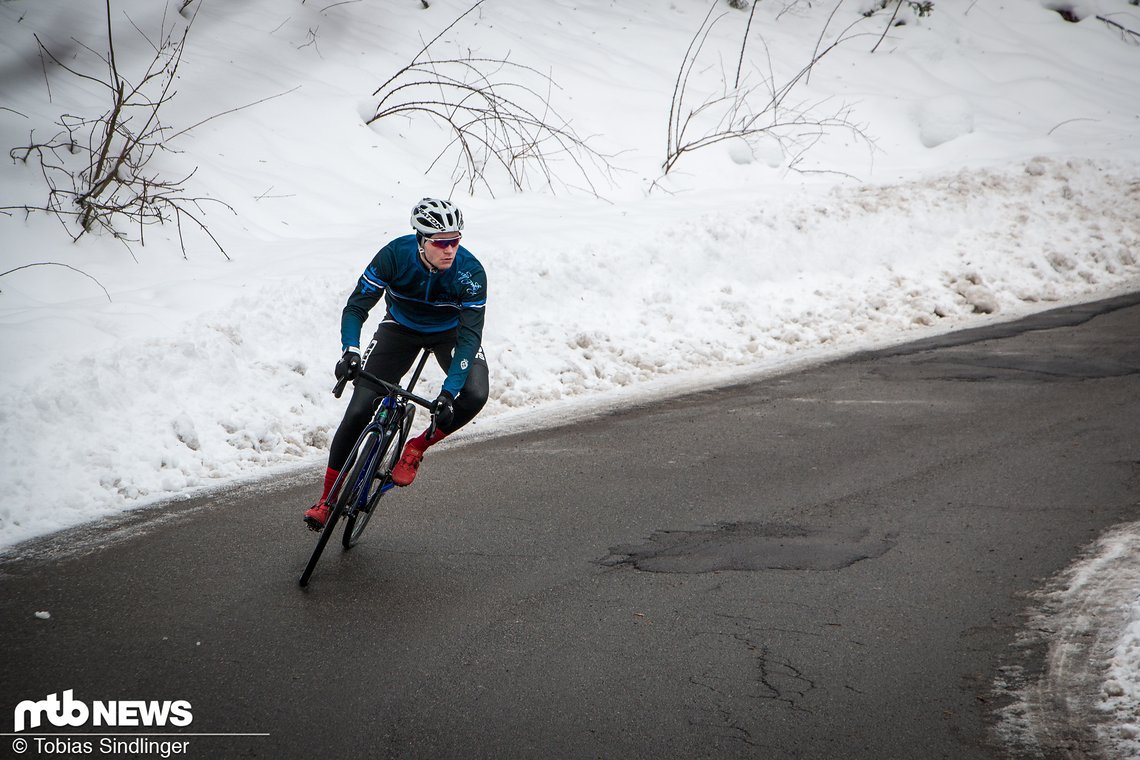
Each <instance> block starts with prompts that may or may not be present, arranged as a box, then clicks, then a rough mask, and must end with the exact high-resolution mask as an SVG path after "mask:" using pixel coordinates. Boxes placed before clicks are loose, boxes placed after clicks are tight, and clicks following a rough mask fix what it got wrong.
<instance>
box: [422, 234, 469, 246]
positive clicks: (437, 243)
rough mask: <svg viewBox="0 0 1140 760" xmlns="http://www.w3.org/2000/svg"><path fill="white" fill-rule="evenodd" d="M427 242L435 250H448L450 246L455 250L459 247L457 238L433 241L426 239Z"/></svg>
mask: <svg viewBox="0 0 1140 760" xmlns="http://www.w3.org/2000/svg"><path fill="white" fill-rule="evenodd" d="M461 237H462V236H461ZM428 242H429V243H431V244H432V245H433V246H435V247H436V248H450V247H451V246H455V247H456V248H458V247H459V238H457V237H453V238H447V239H446V240H433V239H432V238H428Z"/></svg>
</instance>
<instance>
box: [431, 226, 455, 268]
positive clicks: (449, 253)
mask: <svg viewBox="0 0 1140 760" xmlns="http://www.w3.org/2000/svg"><path fill="white" fill-rule="evenodd" d="M440 243H443V245H442V246H441V245H439V244H440ZM458 251H459V233H457V232H441V233H439V234H438V235H432V236H431V237H430V238H428V239H427V240H425V241H424V258H425V259H427V263H429V264H431V265H432V266H433V267H435V268H436V269H440V270H442V269H449V268H450V267H451V265H452V264H453V263H455V254H456V253H457V252H458Z"/></svg>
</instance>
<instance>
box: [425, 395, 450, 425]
mask: <svg viewBox="0 0 1140 760" xmlns="http://www.w3.org/2000/svg"><path fill="white" fill-rule="evenodd" d="M452 401H453V399H452V398H451V394H450V393H448V392H447V391H440V392H439V395H438V396H436V397H435V401H433V402H431V413H432V414H433V415H435V426H436V427H437V428H449V427H451V423H452V421H453V420H454V419H455V407H454V406H452V404H451V402H452Z"/></svg>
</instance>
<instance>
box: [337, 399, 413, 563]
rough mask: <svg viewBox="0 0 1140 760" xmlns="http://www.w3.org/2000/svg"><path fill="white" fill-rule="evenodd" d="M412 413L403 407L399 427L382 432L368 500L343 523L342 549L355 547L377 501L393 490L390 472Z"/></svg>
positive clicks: (411, 409)
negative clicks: (381, 441)
mask: <svg viewBox="0 0 1140 760" xmlns="http://www.w3.org/2000/svg"><path fill="white" fill-rule="evenodd" d="M415 413H416V410H415V409H414V408H411V407H405V409H404V414H403V417H402V419H401V421H400V423H399V425H391V426H389V427H388V428H387V429H386V430H385V431H384V441H383V443H382V444H381V450H380V454H379V455H378V457H377V460H378V461H377V463H376V467H375V468H374V470H373V473H374V475H373V477H372V478H371V479H370V483H369V492H368V497H367V500H366V501H364V502H358V503H361V504H363V507H362V508H361V509H358V510H356V511H355V512H353V513H352V514H351V515H349V518H348V520H346V521H345V525H344V536H343V537H342V538H341V543H342V544H343V545H344V548H345V549H351V548H352V547H354V546H356V542H357V541H359V540H360V534H361V533H363V532H364V528H365V527H366V526H367V525H368V523H369V521H370V520H371V519H372V515H373V514H375V513H376V510H377V508H378V507H377V503H378V502H379V501H380V497H381V496H383V495H384V492H385V491H387V490H388V489H389V488H391V487H392V485H391V481H390V476H391V474H392V468H393V467H395V466H396V462H398V461H399V459H400V452H401V451H403V449H404V442H405V441H407V440H408V431H409V430H410V429H411V427H412V419H413V418H414V417H415Z"/></svg>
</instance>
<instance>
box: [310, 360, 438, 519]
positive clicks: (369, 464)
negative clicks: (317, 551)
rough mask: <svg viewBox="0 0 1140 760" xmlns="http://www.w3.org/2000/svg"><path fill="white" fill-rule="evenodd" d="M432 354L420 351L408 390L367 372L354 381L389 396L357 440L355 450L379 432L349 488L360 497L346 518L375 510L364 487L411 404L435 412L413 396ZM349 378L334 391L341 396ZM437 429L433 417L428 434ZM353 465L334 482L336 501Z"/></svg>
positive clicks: (388, 484) (389, 484)
mask: <svg viewBox="0 0 1140 760" xmlns="http://www.w3.org/2000/svg"><path fill="white" fill-rule="evenodd" d="M429 355H430V353H429V352H428V351H426V350H425V351H421V352H420V357H419V361H418V362H417V363H416V369H415V371H414V372H413V373H412V377H411V379H410V380H409V381H408V387H407V388H406V389H404V388H401V387H400V386H398V385H395V384H392V383H389V382H386V381H384V380H381V379H380V378H378V377H376V376H375V375H373V374H370V373H368V372H365V371H364V370H362V369H361V370H357V373H356V377H355V378H354V380H355V381H357V382H359V381H360V380H363V381H364V382H366V383H369V384H371V385H376V386H379V387H380V388H382V389H384V390H387V391H388V394H387V395H386V396H384V397H383V398H381V399H380V403H379V404H377V406H376V412H375V413H374V414H373V415H372V421H371V422H369V423H368V425H366V426H365V428H364V430H362V431H361V433H360V436H359V437H358V438H357V439H356V444H355V445H354V446H353V451H356V450H358V449H359V447H360V445H361V444H362V443H363V442H364V441H365V440H366V439H367V437H368V435H369V434H370V433H377V437H376V443H374V444H373V445H372V446H370V447H369V449H368V451H367V452H366V453H365V455H364V456H365V457H366V459H365V463H364V466H363V467H361V468H360V469H359V470H357V472H358V476H357V477H358V479H357V481H356V482H354V483H351V484H348V485H349V487H350V488H352V489H353V490H354V491H355V492H356V494H357V497H356V500H355V502H354V503H352V504H349V505H348V511H346V512H345V514H344V515H343V516H344V517H351V516H352V514H353V513H355V512H356V511H357V510H360V509H364V511H368V509H367V508H371V507H370V505H366V504H365V497H366V496H367V494H368V489H367V488H361V486H362V485H363V484H364V483H367V482H368V481H369V480H370V479H371V478H373V477H375V472H376V460H377V458H378V457H379V455H380V452H382V451H385V450H386V449H387V446H386V445H385V444H386V443H387V442H388V441H389V440H390V439H391V438H393V437H395V436H397V435H399V434H400V425H401V423H402V422H403V421H404V417H405V415H406V412H405V409H406V407H407V405H408V401H413V402H415V403H417V404H419V405H420V406H423V407H425V408H427V409H431V402H430V401H428V400H427V399H424V398H421V397H419V396H417V395H415V394H414V393H412V389H413V388H415V387H416V382H417V381H418V380H419V378H420V373H421V372H423V368H424V365H425V364H426V363H427V359H428V356H429ZM348 379H349V378H344V379H342V380H341V381H340V382H338V383H337V387H336V389H334V391H333V393H334V394H335V395H336V396H338V397H339V396H340V393H339V391H340V390H342V389H343V388H344V386H345V384H346V382H347V381H348ZM434 426H435V419H434V418H432V422H431V425H430V427H429V430H428V435H431V428H433V427H434ZM353 464H355V462H346V463H345V466H344V467H343V468H342V469H341V474H340V475H339V476H338V477H337V480H336V482H334V483H333V487H332V489H331V491H330V494H332V495H333V498H336V496H337V495H339V494H340V489H341V488H343V487H344V485H345V484H344V483H343V482H342V481H343V480H344V478H346V477H347V475H348V473H349V472H350V471H352V470H353V469H354V468H353V467H352V465H353ZM394 485H395V484H394V483H392V482H391V481H390V480H389V481H387V482H385V483H383V484H382V485H381V486H380V490H379V491H378V492H377V494H376V495H375V497H374V498H378V497H379V496H380V495H383V494H385V493H387V492H388V491H389V490H390V489H391V488H393V487H394ZM350 493H352V491H350ZM366 507H367V508H366Z"/></svg>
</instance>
